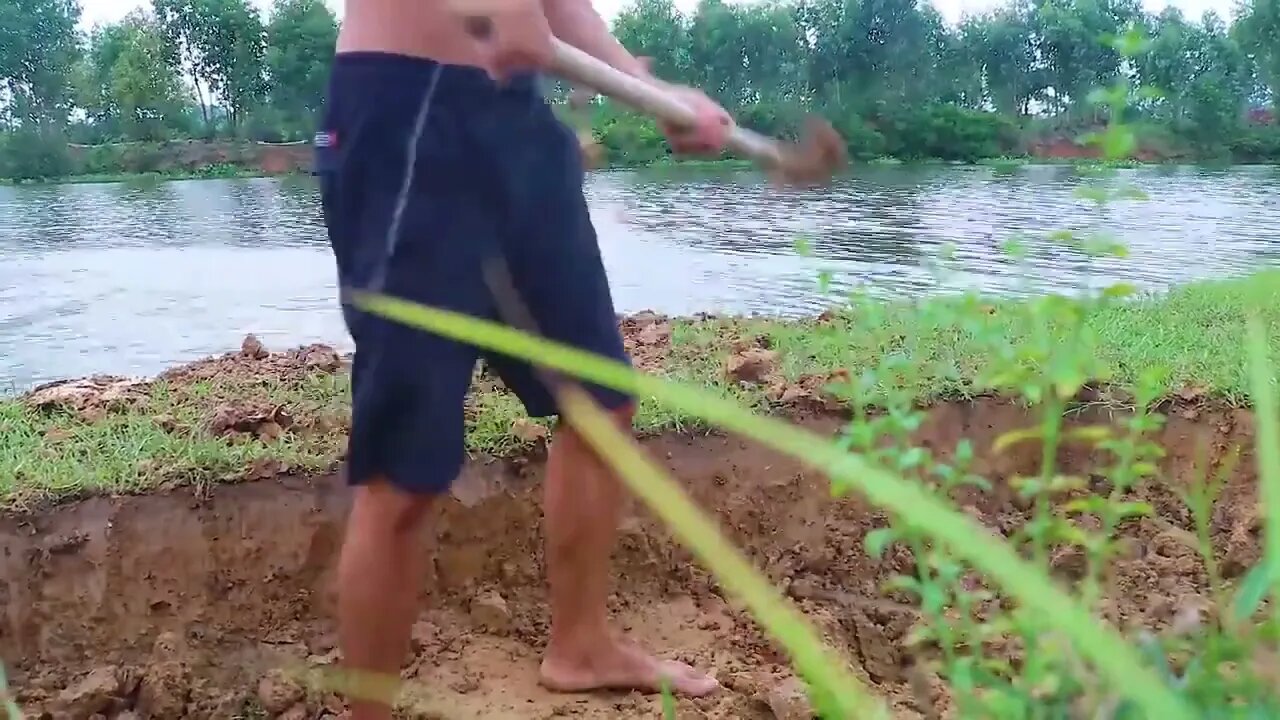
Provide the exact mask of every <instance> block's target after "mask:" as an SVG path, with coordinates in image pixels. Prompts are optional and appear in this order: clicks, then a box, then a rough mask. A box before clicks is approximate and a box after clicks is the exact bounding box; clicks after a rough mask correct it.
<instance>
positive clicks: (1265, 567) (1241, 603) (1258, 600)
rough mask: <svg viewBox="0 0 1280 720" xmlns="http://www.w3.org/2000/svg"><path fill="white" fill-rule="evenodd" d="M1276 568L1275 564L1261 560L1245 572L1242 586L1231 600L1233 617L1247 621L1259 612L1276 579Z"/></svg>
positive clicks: (1239, 620)
mask: <svg viewBox="0 0 1280 720" xmlns="http://www.w3.org/2000/svg"><path fill="white" fill-rule="evenodd" d="M1274 570H1275V565H1274V564H1272V563H1268V562H1259V563H1258V564H1257V565H1254V566H1253V568H1251V569H1250V570H1249V572H1248V573H1246V574H1245V576H1244V580H1243V581H1242V582H1241V583H1240V588H1239V589H1238V590H1236V596H1235V598H1234V599H1233V600H1232V601H1231V617H1232V618H1234V619H1235V621H1236V622H1238V623H1244V622H1247V621H1248V620H1249V618H1251V617H1253V614H1254V613H1256V612H1258V608H1260V607H1262V601H1263V599H1264V598H1266V597H1267V591H1268V590H1269V589H1270V588H1271V583H1272V581H1273V580H1274V579H1275V575H1276V573H1275V572H1274Z"/></svg>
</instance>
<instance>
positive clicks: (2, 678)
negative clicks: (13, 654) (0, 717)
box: [0, 663, 22, 720]
mask: <svg viewBox="0 0 1280 720" xmlns="http://www.w3.org/2000/svg"><path fill="white" fill-rule="evenodd" d="M0 710H4V713H5V717H6V718H8V720H22V708H20V707H18V702H17V701H16V700H14V699H13V696H12V695H10V694H9V677H8V675H6V674H5V671H4V663H0Z"/></svg>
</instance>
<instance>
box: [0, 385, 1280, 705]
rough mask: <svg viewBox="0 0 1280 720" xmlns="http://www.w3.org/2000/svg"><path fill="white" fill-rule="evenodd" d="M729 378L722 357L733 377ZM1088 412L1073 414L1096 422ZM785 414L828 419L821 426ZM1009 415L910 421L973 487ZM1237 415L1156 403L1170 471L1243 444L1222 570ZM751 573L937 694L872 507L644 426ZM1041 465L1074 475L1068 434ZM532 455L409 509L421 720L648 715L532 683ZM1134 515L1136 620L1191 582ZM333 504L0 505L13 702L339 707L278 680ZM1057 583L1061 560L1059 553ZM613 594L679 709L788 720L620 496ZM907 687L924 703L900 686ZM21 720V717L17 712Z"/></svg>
mask: <svg viewBox="0 0 1280 720" xmlns="http://www.w3.org/2000/svg"><path fill="white" fill-rule="evenodd" d="M740 369H741V368H740ZM1105 412H1106V411H1105V410H1101V409H1097V410H1092V411H1089V412H1084V413H1081V414H1080V415H1079V416H1077V417H1076V418H1075V419H1074V420H1073V422H1082V423H1085V422H1098V421H1106V420H1107V419H1108V418H1107V417H1105V416H1104V413H1105ZM803 422H805V424H806V425H808V426H809V427H811V428H813V429H816V430H820V431H823V432H830V431H832V430H833V429H834V428H835V427H837V425H838V422H839V421H838V419H836V418H834V417H831V416H812V415H811V416H810V417H809V418H808V419H806V420H804V421H803ZM1028 422H1029V419H1028V417H1027V416H1026V414H1025V412H1024V411H1023V410H1021V409H1020V408H1018V407H1016V406H1014V405H1011V404H1008V403H1005V402H1002V401H999V400H995V399H986V400H979V401H974V402H971V403H957V404H943V405H939V406H938V407H936V408H934V409H933V410H932V411H931V415H930V419H929V422H928V423H927V424H926V426H925V427H924V428H923V429H922V430H921V431H920V433H919V437H920V439H921V441H922V442H923V443H925V444H926V445H928V446H930V447H931V448H933V449H934V450H935V452H939V453H941V454H945V451H946V449H948V448H951V447H954V445H955V443H956V441H957V440H959V439H960V438H961V437H967V438H970V439H971V440H972V441H973V442H974V444H975V446H976V448H978V450H979V455H980V458H981V459H980V462H979V465H978V468H977V469H978V470H979V471H980V472H982V473H983V474H985V475H986V476H988V477H990V478H992V479H994V480H997V481H999V480H1000V479H1003V478H1008V477H1010V476H1011V475H1013V474H1015V473H1027V472H1031V471H1032V470H1033V469H1034V468H1035V467H1036V463H1037V460H1038V452H1039V451H1038V449H1037V448H1035V447H1028V446H1018V447H1017V448H1015V449H1014V450H1012V451H1008V452H1006V453H1005V454H1002V455H999V456H994V455H992V454H991V453H990V452H989V448H990V445H991V443H992V441H993V439H994V438H996V437H997V436H998V435H1000V434H1001V433H1003V432H1006V431H1008V430H1011V429H1014V428H1018V427H1024V426H1025V425H1027V424H1028ZM1252 427H1253V424H1252V417H1251V416H1250V415H1249V414H1248V413H1247V412H1244V411H1236V410H1229V409H1218V408H1212V407H1199V408H1190V407H1180V408H1173V411H1172V412H1170V420H1169V423H1168V426H1167V428H1166V429H1165V430H1164V431H1163V433H1162V437H1161V438H1160V440H1161V442H1162V444H1163V445H1164V447H1166V448H1167V449H1168V456H1167V458H1166V463H1165V471H1166V477H1167V478H1168V479H1169V480H1168V482H1169V483H1170V484H1171V485H1176V484H1178V483H1182V482H1187V481H1189V480H1190V479H1192V478H1195V477H1199V476H1200V474H1201V473H1202V469H1200V468H1196V467H1195V464H1194V461H1195V460H1196V458H1197V456H1198V451H1199V450H1200V449H1201V448H1204V449H1207V450H1208V451H1209V457H1210V458H1211V459H1213V460H1214V461H1215V462H1217V461H1218V460H1220V459H1221V458H1222V457H1223V455H1224V454H1225V453H1226V452H1227V451H1228V450H1229V449H1230V448H1231V447H1232V446H1234V445H1236V444H1240V445H1242V446H1244V448H1245V453H1244V455H1243V456H1242V458H1241V462H1240V465H1239V470H1238V471H1237V474H1236V476H1235V477H1234V478H1233V479H1232V481H1231V482H1230V484H1229V486H1228V488H1227V490H1226V491H1225V493H1224V495H1223V497H1222V500H1221V501H1220V504H1219V506H1218V509H1217V512H1216V518H1215V526H1214V535H1215V541H1216V542H1217V545H1218V550H1219V552H1220V554H1221V556H1222V558H1223V560H1224V568H1225V571H1226V573H1227V574H1228V575H1229V576H1232V575H1238V574H1240V573H1241V572H1242V571H1243V570H1244V569H1245V568H1247V567H1248V565H1249V564H1250V563H1251V562H1252V561H1253V560H1254V559H1256V558H1257V557H1258V538H1257V533H1258V519H1257V513H1256V511H1255V509H1254V508H1255V502H1254V485H1255V476H1254V472H1253V469H1252V467H1253V466H1252V456H1251V453H1250V450H1249V446H1250V443H1251V439H1252V434H1253V429H1252ZM645 445H646V447H647V449H648V450H649V452H651V453H653V454H654V456H655V457H657V458H659V459H661V460H663V461H664V462H665V464H666V465H667V467H668V468H670V469H671V470H672V472H673V473H674V474H675V475H676V476H678V477H679V478H680V479H681V480H682V481H683V482H684V483H685V484H686V485H687V486H688V487H689V488H690V489H691V492H692V493H693V494H694V495H695V497H696V498H697V499H698V500H699V501H700V502H701V503H702V505H703V506H704V507H706V508H707V509H709V510H711V511H712V512H714V513H715V515H716V516H717V517H718V519H719V521H720V522H721V525H722V527H723V528H724V529H725V530H726V531H727V532H728V534H729V535H730V537H731V538H732V539H733V540H734V541H735V542H737V543H738V544H739V545H740V546H742V547H743V548H745V549H746V550H747V551H748V552H749V554H750V555H751V557H752V558H753V559H754V561H755V563H756V564H757V566H758V567H760V568H762V569H763V570H765V571H766V572H767V573H768V575H769V577H770V578H772V579H773V580H774V581H775V582H776V583H777V584H778V586H779V587H781V588H784V589H785V590H786V591H787V592H788V593H789V594H790V595H791V596H792V597H794V598H796V600H797V602H798V603H799V604H800V606H801V607H802V608H803V609H804V610H805V611H806V612H807V613H808V614H809V616H810V617H811V618H813V620H814V621H815V622H816V623H817V624H818V625H819V626H820V627H821V628H822V630H823V631H824V633H825V634H826V635H827V637H828V638H829V639H830V641H831V642H832V643H834V644H835V645H836V646H837V647H839V648H840V649H841V650H842V651H844V652H845V653H846V654H847V656H848V657H849V658H850V659H851V660H852V661H853V663H854V664H855V665H856V672H857V673H858V674H860V675H861V676H862V677H863V678H864V679H865V680H867V681H868V682H870V683H872V684H874V685H875V686H877V687H878V688H879V689H880V690H881V691H882V692H883V693H884V694H885V695H886V696H888V697H889V698H891V699H892V701H893V703H894V706H895V708H896V709H897V710H899V711H900V712H902V713H904V714H906V715H908V716H910V715H916V714H919V713H920V712H921V711H922V710H923V709H925V708H926V707H927V706H929V705H931V704H933V703H935V702H936V701H938V700H939V699H940V698H939V697H937V696H933V695H931V696H930V697H919V696H917V695H916V693H914V692H912V690H911V687H912V686H911V683H910V682H909V677H908V671H907V668H909V667H910V658H909V657H907V656H906V655H905V654H904V652H903V650H902V644H901V641H902V638H903V635H904V633H905V631H906V630H907V629H908V627H909V626H910V624H911V623H912V621H913V618H914V616H913V611H912V609H911V608H910V607H909V606H906V605H902V604H898V603H896V602H894V601H892V600H889V599H886V598H884V597H883V596H882V595H881V594H880V593H878V592H877V588H878V587H879V585H880V583H882V582H883V581H884V580H885V579H886V578H887V577H889V576H890V575H892V574H894V573H896V572H897V571H900V570H902V569H904V568H905V567H907V566H908V563H909V556H908V555H906V551H905V550H903V551H900V552H899V551H891V552H890V553H888V555H887V556H886V558H885V559H884V560H883V561H878V560H871V559H868V558H867V557H866V555H865V553H864V552H863V550H862V539H863V537H864V535H865V533H866V532H867V530H868V529H870V528H873V527H876V526H878V525H881V524H882V523H883V518H882V517H881V516H880V515H879V514H878V513H876V512H874V511H872V510H870V509H869V508H867V507H866V505H865V504H863V503H862V502H860V501H859V500H857V499H832V498H831V496H830V490H829V488H828V484H827V482H826V480H825V479H824V478H823V477H821V476H820V475H819V474H817V473H814V472H811V471H808V470H806V469H805V468H803V467H802V466H800V465H799V464H797V463H796V462H794V461H791V460H787V459H783V458H779V457H778V456H776V455H774V454H772V453H770V452H767V451H765V450H762V449H761V448H759V447H756V446H753V445H751V444H749V443H745V442H742V441H739V440H737V439H735V438H731V437H725V436H722V435H715V434H713V435H702V436H691V435H676V434H671V435H666V436H661V437H655V438H650V439H648V440H646V441H645ZM1062 462H1063V465H1064V466H1065V467H1066V468H1067V469H1071V470H1076V471H1085V472H1087V470H1088V468H1090V467H1092V466H1093V464H1092V462H1091V461H1090V458H1089V457H1088V456H1087V453H1086V452H1084V451H1082V450H1073V449H1071V448H1068V449H1065V450H1064V451H1063V453H1062ZM542 472H543V465H542V461H541V459H540V458H539V457H538V456H537V455H536V454H535V455H531V456H526V457H518V458H509V459H503V460H494V461H485V462H479V461H477V462H475V463H472V464H471V465H470V466H468V468H467V469H466V471H465V473H464V476H463V477H462V478H461V479H460V480H459V482H458V483H457V485H456V487H455V491H454V494H453V497H452V498H450V499H449V500H448V501H447V502H444V503H442V505H441V507H440V509H439V513H438V517H437V518H435V521H434V523H433V525H434V527H435V529H436V532H435V537H434V539H433V541H432V542H433V547H434V553H435V555H434V557H435V560H434V569H433V572H432V573H431V577H429V578H427V580H426V582H425V584H424V586H423V596H422V615H421V618H420V620H419V622H418V624H417V626H416V627H415V629H414V650H415V652H414V657H413V658H412V660H411V661H409V662H408V664H407V665H406V667H405V671H404V675H405V676H406V677H408V678H411V679H413V680H414V681H415V682H416V683H418V684H419V685H418V686H419V687H420V688H422V689H424V690H425V691H426V693H427V697H428V698H429V701H430V702H429V705H430V709H424V710H423V711H421V712H419V713H418V715H417V716H420V717H444V718H459V719H464V718H514V719H516V720H524V719H526V718H529V719H532V718H552V717H565V716H573V717H581V718H618V717H656V716H657V714H658V705H657V701H656V700H655V699H653V698H650V697H641V696H638V695H611V696H592V697H574V696H558V695H553V694H549V693H546V692H544V691H542V690H540V689H539V688H538V686H537V685H536V683H535V674H536V669H537V660H538V655H539V651H540V648H541V645H542V643H543V641H544V637H545V632H546V628H547V613H546V605H545V597H546V596H545V592H544V587H543V583H542V579H541V577H542V576H541V572H542V555H541V549H540V542H539V538H540V522H541V520H540V515H539V509H538V508H539V503H538V485H539V480H540V476H541V475H542ZM1001 487H1003V486H1002V485H1001V484H1000V483H998V482H997V488H998V489H997V491H996V492H995V493H994V494H993V495H992V496H990V497H983V498H974V499H971V507H972V508H973V509H974V511H975V512H977V513H980V514H981V516H982V517H983V518H984V520H986V521H987V522H988V523H989V524H990V525H991V526H993V527H996V528H1001V529H1008V528H1011V527H1015V526H1017V525H1018V524H1019V523H1020V522H1021V521H1022V520H1023V519H1024V517H1025V513H1024V511H1023V510H1021V509H1019V508H1018V507H1017V506H1016V504H1015V503H1013V502H1012V501H1011V498H1010V497H1009V493H1007V492H1005V491H1003V490H1001V489H999V488H1001ZM1141 494H1142V495H1143V496H1144V497H1145V498H1146V499H1147V500H1148V501H1150V502H1151V503H1152V504H1153V505H1154V506H1155V507H1156V508H1157V511H1158V513H1159V516H1160V518H1159V521H1144V522H1142V523H1136V524H1134V525H1132V526H1131V527H1129V528H1127V530H1126V533H1127V535H1128V536H1130V537H1131V538H1133V540H1134V543H1133V552H1132V553H1131V554H1130V556H1129V557H1128V558H1127V559H1125V560H1123V561H1122V562H1120V564H1119V566H1118V572H1117V575H1116V591H1115V592H1114V594H1113V597H1114V600H1113V601H1112V607H1111V609H1110V610H1111V612H1110V613H1109V614H1110V615H1112V616H1113V617H1114V618H1115V619H1117V620H1119V621H1120V622H1122V623H1124V624H1127V625H1132V624H1141V625H1145V626H1150V627H1161V626H1163V625H1164V624H1166V623H1168V622H1169V621H1170V620H1171V619H1172V618H1173V617H1174V615H1175V614H1176V613H1177V612H1178V610H1179V609H1180V608H1182V607H1185V606H1186V605H1187V604H1188V603H1193V602H1195V601H1196V600H1197V598H1199V597H1200V595H1201V593H1202V592H1203V591H1204V585H1205V577H1204V572H1203V569H1202V566H1201V563H1200V562H1199V561H1198V559H1197V557H1196V555H1195V553H1194V552H1193V551H1192V550H1191V549H1190V548H1188V547H1187V546H1186V545H1185V544H1184V542H1183V541H1182V540H1181V539H1180V537H1179V530H1180V529H1181V530H1185V529H1188V528H1189V527H1190V516H1189V513H1188V512H1187V510H1186V509H1185V507H1184V506H1183V505H1182V504H1181V502H1179V501H1178V500H1177V499H1176V495H1175V494H1174V492H1172V491H1171V490H1170V488H1169V486H1161V487H1152V488H1148V489H1146V490H1144V491H1143V492H1142V493H1141ZM346 504H347V494H346V491H345V489H344V487H343V485H342V483H341V480H340V479H338V478H336V477H297V476H286V475H281V476H276V477H272V478H270V479H266V480H260V481H254V482H247V483H242V484H236V485H225V486H220V487H217V488H215V489H214V490H213V491H212V492H211V493H210V494H207V495H203V496H196V495H195V494H193V493H192V491H191V490H189V489H188V490H175V491H170V492H168V493H164V494H155V495H149V496H138V497H120V498H94V499H88V500H83V501H80V502H77V503H74V504H70V505H66V506H63V507H60V508H57V509H54V510H52V511H47V512H43V513H41V514H39V515H33V516H23V517H8V518H4V519H0V548H3V551H2V552H0V655H2V656H3V657H4V659H5V661H6V662H7V664H8V666H9V667H10V669H11V672H12V682H13V683H14V685H15V687H16V688H17V689H18V693H19V698H20V700H21V702H22V703H23V704H24V706H25V707H27V708H28V709H29V710H30V711H31V714H32V716H33V717H54V718H71V719H74V720H84V719H87V718H116V719H117V720H120V719H124V718H148V717H150V718H219V719H221V718H235V717H263V716H280V717H286V718H291V719H300V718H322V717H333V716H341V714H342V704H341V702H339V701H338V700H337V698H336V697H333V696H328V695H324V694H321V693H316V692H314V691H307V690H304V689H303V688H302V687H301V686H299V685H297V684H295V683H294V682H293V681H291V680H290V679H288V678H287V677H286V676H285V675H284V674H283V673H282V671H281V670H280V668H282V667H287V666H289V665H290V664H292V663H304V664H310V665H313V666H320V665H324V664H330V663H332V662H334V660H335V659H336V658H337V655H336V652H335V650H334V635H333V630H334V628H333V624H332V621H331V607H332V596H331V573H332V570H333V566H334V562H335V556H336V553H337V549H338V546H339V542H340V539H341V527H342V520H343V516H344V512H345V510H346ZM1059 560H1060V562H1058V563H1057V568H1056V569H1057V570H1058V571H1059V572H1060V573H1062V574H1063V575H1064V577H1067V578H1069V577H1070V575H1071V573H1072V572H1073V570H1074V568H1075V567H1076V566H1075V564H1073V563H1072V562H1071V561H1070V558H1069V557H1066V558H1060V559H1059ZM616 567H617V569H618V581H617V591H616V596H615V598H614V602H613V609H614V611H615V613H616V616H617V618H618V619H619V621H620V622H621V623H622V625H623V626H624V627H626V628H627V629H628V630H629V631H631V632H632V633H634V634H635V635H636V636H637V637H639V638H641V639H643V640H644V641H646V642H647V643H649V644H651V645H653V646H654V647H655V648H658V649H661V650H663V651H665V652H667V653H669V654H670V655H671V656H673V657H679V658H681V659H684V660H687V661H691V662H696V663H698V664H701V665H703V666H706V667H709V668H711V669H712V670H714V672H715V673H716V674H717V675H718V676H719V677H720V678H721V679H722V680H723V681H724V682H725V684H726V686H727V687H726V690H725V691H724V692H722V693H720V694H718V695H717V696H715V697H712V698H707V699H703V700H699V701H696V702H682V703H681V705H680V710H679V717H681V718H716V719H721V718H746V719H751V718H760V719H764V718H771V717H780V718H785V720H792V718H795V717H804V716H806V714H805V713H804V711H803V710H799V711H797V710H795V709H794V707H789V697H788V694H789V692H790V688H792V687H793V686H792V684H791V681H790V679H789V678H790V676H789V675H788V674H787V672H786V670H785V669H784V659H783V657H782V656H781V655H780V654H779V652H778V649H777V648H776V647H775V646H774V645H773V644H772V643H770V642H769V641H767V640H766V639H765V638H764V637H762V635H761V633H760V632H759V631H758V630H757V629H756V627H755V626H754V624H753V623H752V622H751V621H750V619H749V618H748V617H746V616H745V615H744V614H743V613H742V612H741V611H739V610H738V609H736V608H735V607H733V606H732V605H731V604H730V603H728V602H726V600H725V599H724V598H723V597H722V595H721V592H720V591H719V589H718V588H717V586H716V585H715V583H714V582H713V581H712V580H711V579H710V578H709V577H708V575H707V574H706V573H705V572H704V571H702V570H701V569H700V568H698V567H697V566H696V565H695V564H694V563H692V562H691V560H690V557H689V555H688V554H687V553H686V552H685V551H684V550H682V549H681V548H680V547H678V546H677V545H676V544H675V543H673V541H672V540H671V539H670V536H669V535H668V533H667V532H666V531H664V530H663V529H662V528H661V527H660V526H659V525H657V524H656V523H655V522H654V521H653V520H652V519H651V518H650V517H649V516H648V515H647V514H646V513H645V512H643V511H642V510H640V509H638V508H633V509H632V511H631V512H630V513H629V515H628V519H627V520H626V522H625V524H624V527H623V530H622V540H621V544H620V547H619V550H618V552H617V555H616ZM926 694H928V693H926ZM42 713H47V714H42Z"/></svg>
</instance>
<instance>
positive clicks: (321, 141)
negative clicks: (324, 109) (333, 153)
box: [314, 130, 338, 148]
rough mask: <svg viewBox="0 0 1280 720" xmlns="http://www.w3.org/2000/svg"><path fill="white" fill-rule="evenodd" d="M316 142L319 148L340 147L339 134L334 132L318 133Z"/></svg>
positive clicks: (324, 131)
mask: <svg viewBox="0 0 1280 720" xmlns="http://www.w3.org/2000/svg"><path fill="white" fill-rule="evenodd" d="M314 142H315V146H316V147H318V148H334V147H338V133H337V132H335V131H333V130H323V131H321V132H318V133H316V136H315V139H314Z"/></svg>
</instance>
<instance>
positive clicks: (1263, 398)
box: [1245, 314, 1280, 620]
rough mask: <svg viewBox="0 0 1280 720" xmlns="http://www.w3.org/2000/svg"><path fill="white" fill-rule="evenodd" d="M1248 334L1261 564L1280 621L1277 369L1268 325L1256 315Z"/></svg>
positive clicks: (1249, 326) (1279, 488) (1279, 483)
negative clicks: (1254, 424)
mask: <svg viewBox="0 0 1280 720" xmlns="http://www.w3.org/2000/svg"><path fill="white" fill-rule="evenodd" d="M1245 331H1246V332H1245V346H1246V348H1247V349H1248V351H1249V354H1248V358H1249V389H1250V390H1251V391H1252V396H1253V405H1254V416H1255V417H1256V418H1257V424H1258V427H1257V436H1256V439H1255V444H1254V447H1255V448H1256V457H1257V461H1258V484H1259V485H1260V486H1261V487H1260V488H1259V490H1260V492H1259V493H1258V494H1259V496H1260V501H1261V504H1262V510H1263V517H1264V523H1263V544H1262V548H1263V549H1262V563H1261V564H1262V565H1263V566H1265V567H1266V568H1267V570H1266V571H1265V576H1266V580H1265V584H1266V585H1268V586H1270V589H1271V601H1272V606H1273V608H1272V610H1273V612H1274V613H1275V615H1276V619H1277V620H1280V573H1277V572H1276V568H1280V400H1277V398H1276V376H1275V368H1274V367H1273V366H1272V365H1271V360H1270V358H1269V357H1268V354H1269V349H1270V346H1269V343H1268V333H1267V329H1266V326H1265V325H1263V322H1262V320H1261V319H1259V317H1258V316H1257V315H1256V314H1251V315H1250V317H1249V319H1248V321H1247V322H1246V324H1245ZM1260 601H1261V600H1260V599H1259V602H1260Z"/></svg>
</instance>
